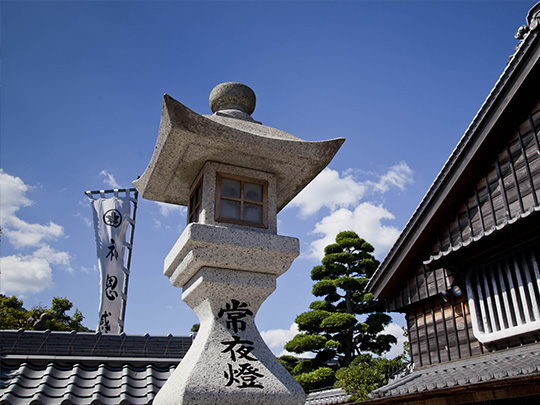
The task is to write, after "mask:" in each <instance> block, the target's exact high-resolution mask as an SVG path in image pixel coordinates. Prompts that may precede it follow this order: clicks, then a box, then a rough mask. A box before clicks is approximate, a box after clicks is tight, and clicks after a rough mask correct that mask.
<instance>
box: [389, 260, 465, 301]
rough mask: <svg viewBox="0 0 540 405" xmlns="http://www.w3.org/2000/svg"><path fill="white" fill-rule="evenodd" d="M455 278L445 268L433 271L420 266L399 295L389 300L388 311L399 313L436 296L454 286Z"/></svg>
mask: <svg viewBox="0 0 540 405" xmlns="http://www.w3.org/2000/svg"><path fill="white" fill-rule="evenodd" d="M453 281H454V277H453V276H452V274H451V273H450V272H448V270H447V269H445V268H438V269H431V268H429V267H427V266H424V265H420V266H419V267H418V269H417V270H416V272H415V273H414V274H413V275H412V276H411V277H409V280H407V281H406V282H405V283H404V286H403V288H402V289H401V290H400V292H399V294H397V295H395V296H394V297H392V298H391V299H387V309H388V311H397V310H400V309H401V308H403V307H406V306H408V305H411V304H414V303H416V302H418V301H420V300H424V299H427V298H429V297H433V296H436V295H438V294H440V293H441V292H442V291H446V290H448V289H449V288H450V287H451V286H452V282H453Z"/></svg>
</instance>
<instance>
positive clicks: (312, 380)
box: [295, 367, 336, 391]
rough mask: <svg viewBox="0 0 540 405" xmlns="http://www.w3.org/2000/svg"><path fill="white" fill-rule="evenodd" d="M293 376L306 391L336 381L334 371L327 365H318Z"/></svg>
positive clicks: (323, 386)
mask: <svg viewBox="0 0 540 405" xmlns="http://www.w3.org/2000/svg"><path fill="white" fill-rule="evenodd" d="M295 378H296V380H297V381H298V382H299V383H300V385H301V386H302V387H303V388H304V390H306V391H311V390H316V389H320V388H325V387H329V386H332V385H333V384H334V382H335V381H336V377H335V372H334V370H332V369H331V368H329V367H320V368H318V369H316V370H314V371H310V372H309V373H304V374H300V375H297V376H295Z"/></svg>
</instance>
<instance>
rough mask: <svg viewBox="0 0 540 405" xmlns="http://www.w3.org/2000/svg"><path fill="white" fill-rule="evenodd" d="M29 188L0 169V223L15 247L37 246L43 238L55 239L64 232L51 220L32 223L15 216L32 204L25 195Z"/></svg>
mask: <svg viewBox="0 0 540 405" xmlns="http://www.w3.org/2000/svg"><path fill="white" fill-rule="evenodd" d="M31 189H32V187H30V186H28V185H26V184H24V182H23V181H22V180H21V179H20V178H19V177H15V176H11V175H9V174H7V173H5V172H4V171H3V170H2V169H0V195H1V196H2V198H1V199H0V221H1V222H0V223H1V224H2V227H3V228H4V231H5V235H6V237H7V238H8V239H9V242H10V243H11V244H13V245H14V246H15V247H16V248H24V247H39V246H40V245H41V244H42V242H43V240H44V239H45V240H50V239H56V238H59V237H61V236H63V234H64V229H63V228H62V227H61V226H60V225H58V224H55V223H54V222H52V221H50V222H49V223H48V224H47V225H42V224H32V223H29V222H26V221H24V220H22V219H20V218H19V217H18V216H17V212H18V211H19V210H20V209H21V208H24V207H28V206H30V205H32V204H33V201H31V200H30V199H29V198H28V197H27V196H26V193H27V192H28V191H30V190H31Z"/></svg>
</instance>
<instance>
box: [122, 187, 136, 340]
mask: <svg viewBox="0 0 540 405" xmlns="http://www.w3.org/2000/svg"><path fill="white" fill-rule="evenodd" d="M131 191H134V195H133V197H134V198H133V199H132V200H131V202H132V203H133V214H132V215H131V219H132V220H133V222H130V225H131V229H130V231H129V237H128V244H129V246H128V247H127V248H128V251H127V256H126V270H127V272H126V271H125V272H124V273H125V275H124V286H123V290H122V309H121V312H120V333H122V332H124V322H125V319H126V307H127V293H128V282H129V273H130V269H131V255H132V251H133V237H134V235H135V217H136V214H137V199H138V197H139V193H138V192H137V190H136V189H130V190H129V192H131Z"/></svg>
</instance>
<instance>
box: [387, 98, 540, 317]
mask: <svg viewBox="0 0 540 405" xmlns="http://www.w3.org/2000/svg"><path fill="white" fill-rule="evenodd" d="M533 111H534V112H533V113H532V114H530V115H529V117H528V118H527V119H526V120H525V121H524V122H523V123H522V124H521V125H520V126H519V128H518V129H517V130H516V132H515V133H514V134H513V135H512V136H511V138H510V141H509V142H508V145H507V146H506V147H505V148H503V150H502V151H501V152H500V153H499V154H498V156H497V157H496V159H495V161H494V162H493V164H492V165H491V166H490V167H489V168H488V170H487V172H486V174H485V175H484V176H482V178H480V179H479V181H478V183H477V185H476V187H475V189H474V190H471V192H470V193H469V195H468V196H467V197H466V198H465V199H464V201H463V202H462V204H461V205H459V209H458V210H457V211H456V213H455V215H454V217H453V219H452V221H451V222H450V223H449V224H448V225H447V226H446V227H443V228H441V231H440V232H439V235H438V236H437V238H436V240H435V241H434V243H433V245H432V247H431V252H430V253H431V255H433V256H435V257H436V256H438V255H440V254H441V253H442V252H447V251H449V250H450V249H451V248H452V247H455V246H457V245H459V244H461V243H464V242H467V241H470V240H471V238H475V237H481V236H482V235H483V234H484V233H485V232H490V231H493V228H495V227H496V226H497V225H501V224H503V223H504V222H505V221H508V220H510V219H512V218H514V217H516V216H518V215H521V214H523V213H524V212H526V211H528V210H530V209H532V208H535V207H539V206H540V203H539V201H540V102H539V103H538V104H537V105H536V107H535V109H534V110H533ZM421 259H422V260H425V259H427V258H425V257H424V258H421ZM430 266H433V264H431V265H430ZM434 271H435V274H432V272H433V271H431V270H428V269H425V268H424V267H422V266H419V267H418V268H417V269H416V272H415V273H414V274H412V275H411V276H410V278H409V279H408V280H407V282H406V283H404V286H403V288H402V290H401V291H400V294H399V295H397V296H394V297H393V298H392V299H391V300H389V303H388V309H389V310H390V311H394V310H399V309H400V308H403V307H405V306H407V305H411V304H414V303H415V302H418V301H420V300H423V299H425V298H428V297H431V296H434V295H437V294H439V292H441V291H444V290H446V289H448V288H449V287H450V286H451V283H452V280H451V279H449V277H448V275H447V274H446V270H444V269H437V270H434Z"/></svg>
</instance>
